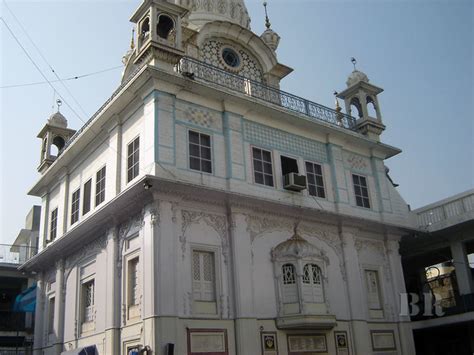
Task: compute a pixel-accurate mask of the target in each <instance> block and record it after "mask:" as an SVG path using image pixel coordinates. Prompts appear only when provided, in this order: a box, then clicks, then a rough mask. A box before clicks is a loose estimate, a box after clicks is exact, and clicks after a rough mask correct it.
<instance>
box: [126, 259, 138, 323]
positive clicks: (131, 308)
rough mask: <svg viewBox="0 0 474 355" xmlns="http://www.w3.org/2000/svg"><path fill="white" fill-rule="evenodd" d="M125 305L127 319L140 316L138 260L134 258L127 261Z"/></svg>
mask: <svg viewBox="0 0 474 355" xmlns="http://www.w3.org/2000/svg"><path fill="white" fill-rule="evenodd" d="M127 277H128V280H127V288H128V290H127V303H128V319H133V318H137V317H139V316H140V298H141V288H140V259H139V257H138V256H137V257H135V258H133V259H131V260H129V261H128V270H127Z"/></svg>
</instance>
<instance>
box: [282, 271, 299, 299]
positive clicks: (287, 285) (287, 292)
mask: <svg viewBox="0 0 474 355" xmlns="http://www.w3.org/2000/svg"><path fill="white" fill-rule="evenodd" d="M281 271H282V275H283V287H282V291H283V294H282V296H283V303H296V302H298V289H297V287H296V271H295V267H294V265H293V264H285V265H283V266H282V267H281Z"/></svg>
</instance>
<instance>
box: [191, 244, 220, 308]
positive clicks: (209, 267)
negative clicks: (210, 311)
mask: <svg viewBox="0 0 474 355" xmlns="http://www.w3.org/2000/svg"><path fill="white" fill-rule="evenodd" d="M192 262H193V296H194V300H195V301H207V302H214V301H215V300H216V296H215V271H214V253H212V252H205V251H193V260H192Z"/></svg>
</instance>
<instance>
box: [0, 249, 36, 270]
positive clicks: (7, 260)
mask: <svg viewBox="0 0 474 355" xmlns="http://www.w3.org/2000/svg"><path fill="white" fill-rule="evenodd" d="M37 252H38V250H37V248H32V247H29V246H26V245H10V244H0V265H2V264H3V265H12V266H20V265H21V264H23V263H24V262H26V261H27V260H29V259H31V258H32V257H33V256H34V255H36V253H37Z"/></svg>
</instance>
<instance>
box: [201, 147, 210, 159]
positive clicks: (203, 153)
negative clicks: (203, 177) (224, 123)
mask: <svg viewBox="0 0 474 355" xmlns="http://www.w3.org/2000/svg"><path fill="white" fill-rule="evenodd" d="M201 158H203V159H207V160H211V149H210V148H206V147H201Z"/></svg>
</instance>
